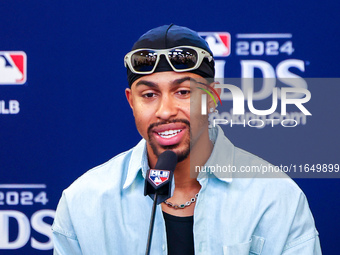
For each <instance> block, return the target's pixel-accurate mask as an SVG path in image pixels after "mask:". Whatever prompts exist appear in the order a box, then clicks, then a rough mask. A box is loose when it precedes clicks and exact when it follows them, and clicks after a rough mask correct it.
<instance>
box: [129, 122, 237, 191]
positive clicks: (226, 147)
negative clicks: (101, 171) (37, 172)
mask: <svg viewBox="0 0 340 255" xmlns="http://www.w3.org/2000/svg"><path fill="white" fill-rule="evenodd" d="M209 137H210V140H211V141H212V142H213V143H214V148H213V151H212V153H211V155H210V157H209V159H208V161H207V162H206V163H205V166H206V167H207V168H208V167H209V166H215V167H217V166H221V167H223V166H225V167H228V166H230V167H231V166H233V158H234V145H233V144H232V143H231V142H230V141H229V140H228V138H227V137H225V136H224V132H223V130H222V128H221V127H220V126H216V127H214V128H210V129H209ZM149 168H150V167H149V164H148V157H147V150H146V141H145V139H142V140H141V141H140V142H139V143H138V144H137V145H136V146H135V147H134V148H133V149H132V153H131V158H130V163H129V168H128V173H127V177H126V180H125V182H124V185H123V189H126V188H128V187H129V186H130V185H131V184H132V183H133V181H134V180H135V178H136V176H137V174H138V172H139V171H140V170H142V175H143V178H145V176H146V172H147V170H149ZM209 171H210V172H208V173H202V172H200V173H199V175H198V178H197V180H199V179H202V178H209V177H210V178H211V175H214V176H215V177H217V178H218V179H220V180H221V181H224V182H227V183H229V182H231V181H232V177H231V173H230V172H223V171H214V172H212V171H211V169H209Z"/></svg>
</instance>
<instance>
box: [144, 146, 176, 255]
mask: <svg viewBox="0 0 340 255" xmlns="http://www.w3.org/2000/svg"><path fill="white" fill-rule="evenodd" d="M176 165H177V155H176V154H175V153H174V152H173V151H164V152H163V153H161V154H160V155H159V157H158V160H157V163H156V166H155V169H149V170H148V171H147V172H146V177H145V185H144V196H147V195H149V196H150V197H151V199H152V200H153V206H152V210H151V218H150V225H149V234H148V240H147V244H146V251H145V255H149V254H150V247H151V241H152V232H153V225H154V222H155V214H156V205H158V204H160V203H162V202H163V201H165V200H167V199H168V198H169V197H170V196H171V183H172V178H173V173H174V170H175V168H176Z"/></svg>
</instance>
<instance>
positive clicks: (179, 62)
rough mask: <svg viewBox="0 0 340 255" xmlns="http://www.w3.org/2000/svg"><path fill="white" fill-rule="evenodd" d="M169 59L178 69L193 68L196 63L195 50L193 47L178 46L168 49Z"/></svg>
mask: <svg viewBox="0 0 340 255" xmlns="http://www.w3.org/2000/svg"><path fill="white" fill-rule="evenodd" d="M168 56H169V60H170V62H171V64H172V65H173V66H174V67H175V68H176V69H178V70H183V69H189V68H193V67H194V66H195V65H196V63H197V59H198V56H197V52H196V51H195V50H194V49H190V48H185V47H180V48H175V49H173V50H171V51H169V54H168Z"/></svg>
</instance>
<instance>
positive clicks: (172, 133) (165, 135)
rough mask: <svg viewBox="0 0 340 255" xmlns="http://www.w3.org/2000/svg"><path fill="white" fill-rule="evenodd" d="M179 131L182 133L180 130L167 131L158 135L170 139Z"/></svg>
mask: <svg viewBox="0 0 340 255" xmlns="http://www.w3.org/2000/svg"><path fill="white" fill-rule="evenodd" d="M181 131H182V129H176V130H167V131H164V132H160V133H158V135H159V136H160V137H162V138H171V137H174V136H176V135H177V134H178V133H179V132H181Z"/></svg>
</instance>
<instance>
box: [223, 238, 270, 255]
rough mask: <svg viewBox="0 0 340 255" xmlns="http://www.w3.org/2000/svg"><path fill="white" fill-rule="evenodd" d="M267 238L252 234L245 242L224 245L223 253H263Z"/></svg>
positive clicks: (227, 254)
mask: <svg viewBox="0 0 340 255" xmlns="http://www.w3.org/2000/svg"><path fill="white" fill-rule="evenodd" d="M264 241H265V239H264V238H263V237H260V236H254V235H253V236H251V239H250V240H249V241H248V242H245V243H238V244H234V245H226V246H223V255H249V254H251V255H253V254H254V255H261V252H262V248H263V245H264Z"/></svg>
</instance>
